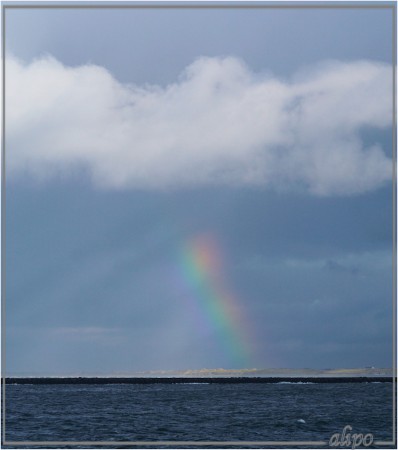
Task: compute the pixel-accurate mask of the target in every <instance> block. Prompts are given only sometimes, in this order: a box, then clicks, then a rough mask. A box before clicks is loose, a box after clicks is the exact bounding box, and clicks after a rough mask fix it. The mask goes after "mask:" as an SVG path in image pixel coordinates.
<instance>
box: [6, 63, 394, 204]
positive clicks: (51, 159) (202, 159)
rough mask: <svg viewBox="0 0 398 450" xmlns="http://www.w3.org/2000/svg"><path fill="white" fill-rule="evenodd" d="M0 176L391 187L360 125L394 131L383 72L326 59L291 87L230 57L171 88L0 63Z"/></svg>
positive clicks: (103, 182) (343, 190) (380, 67)
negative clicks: (3, 149)
mask: <svg viewBox="0 0 398 450" xmlns="http://www.w3.org/2000/svg"><path fill="white" fill-rule="evenodd" d="M6 80H7V91H6V122H7V125H6V126H7V128H6V145H7V171H8V173H9V174H11V175H15V174H24V175H29V176H33V177H34V178H39V179H44V180H46V179H47V178H49V177H50V178H51V177H54V176H55V177H57V176H60V175H62V176H64V175H66V176H67V175H68V174H69V173H72V172H73V171H75V170H78V169H80V168H84V169H85V170H88V172H89V174H90V177H91V179H92V181H93V183H94V185H95V186H97V187H100V188H107V189H170V188H171V189H174V188H177V187H178V188H180V187H197V186H205V185H224V186H254V187H260V188H272V189H288V190H289V189H297V188H300V189H304V190H307V191H308V192H310V193H311V194H313V195H318V196H328V195H352V194H359V193H362V192H366V191H369V190H373V189H376V188H378V187H380V186H382V185H383V184H385V183H386V182H387V181H388V180H391V173H392V161H391V160H390V159H389V158H388V157H387V156H386V155H385V153H384V152H383V150H382V148H381V146H380V145H372V146H369V147H367V146H366V145H365V143H364V141H363V140H362V139H361V131H362V130H363V129H364V128H365V127H372V128H380V129H384V128H387V127H389V126H390V125H391V111H392V92H391V67H390V66H389V65H386V64H382V63H376V62H372V61H356V62H338V61H334V62H329V63H324V64H320V65H317V66H316V67H312V68H309V69H307V70H306V71H301V72H299V73H298V74H296V75H295V76H294V77H292V78H291V79H290V80H284V79H278V78H276V77H274V76H272V75H269V74H261V73H253V72H252V71H251V70H250V68H249V67H247V66H246V65H245V64H244V62H242V61H241V60H239V59H237V58H235V57H223V58H207V57H201V58H198V59H197V60H195V61H194V62H193V63H192V64H191V65H190V66H189V67H187V68H186V69H185V71H184V72H183V73H182V74H181V76H180V78H179V79H178V80H177V81H176V82H175V83H174V84H171V85H168V86H165V87H161V86H150V85H143V86H137V85H134V84H131V85H127V84H122V83H119V82H118V81H117V80H116V79H115V78H113V77H112V75H111V74H110V73H109V72H108V71H107V70H106V69H104V68H102V67H99V66H95V65H85V66H79V67H66V66H64V65H63V64H61V63H60V62H59V61H57V60H55V59H54V58H52V57H42V58H40V59H37V60H34V61H33V62H31V63H24V62H22V61H20V60H18V59H16V58H14V57H10V58H8V59H7V61H6Z"/></svg>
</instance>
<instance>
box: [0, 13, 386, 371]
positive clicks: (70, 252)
mask: <svg viewBox="0 0 398 450" xmlns="http://www.w3.org/2000/svg"><path fill="white" fill-rule="evenodd" d="M391 15H392V10H391V9H374V8H373V9H372V8H361V9H360V8H352V9H346V8H338V9H329V8H323V9H316V8H307V9H298V8H288V9H275V8H258V9H250V8H247V9H228V8H220V9H195V8H193V9H184V8H173V9H168V8H159V9H144V8H131V9H96V8H89V9H77V8H76V9H29V8H26V9H8V10H7V11H6V100H5V101H6V276H5V281H6V330H5V337H6V372H7V375H44V374H45V375H54V376H55V375H68V374H69V375H70V374H102V375H104V374H127V373H132V372H139V371H149V370H184V369H201V368H224V369H239V368H258V369H261V368H281V367H286V368H289V367H290V368H338V367H347V368H351V367H366V366H375V367H377V366H378V367H391V366H392V215H393V211H392V187H393V186H392V154H393V150H392V65H391V64H392V57H391V55H392V16H391Z"/></svg>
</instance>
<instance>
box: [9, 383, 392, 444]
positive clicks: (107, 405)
mask: <svg viewBox="0 0 398 450" xmlns="http://www.w3.org/2000/svg"><path fill="white" fill-rule="evenodd" d="M392 390H393V386H392V383H347V384H345V383H342V384H340V383H332V384H312V383H310V384H302V383H300V384H299V383H293V384H289V383H280V384H237V385H236V384H154V385H136V384H114V385H107V384H104V385H72V384H69V385H38V384H31V385H18V384H16V385H7V386H6V397H5V399H6V402H5V403H6V415H5V426H6V428H5V433H6V442H7V441H220V444H221V442H222V441H278V442H281V441H289V442H291V441H329V439H330V437H331V436H332V435H333V434H334V433H341V432H342V430H343V428H344V427H345V426H346V425H350V426H351V427H352V433H362V434H368V433H371V434H372V435H373V438H374V441H378V440H381V441H386V440H391V439H392V421H393V417H392V404H393V396H392ZM6 446H7V445H6ZM173 447H175V445H174V446H173ZM287 447H288V446H287ZM107 448H109V447H107ZM125 448H126V447H125ZM138 448H139V447H138ZM155 448H156V447H155Z"/></svg>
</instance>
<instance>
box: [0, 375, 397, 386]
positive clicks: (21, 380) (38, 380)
mask: <svg viewBox="0 0 398 450" xmlns="http://www.w3.org/2000/svg"><path fill="white" fill-rule="evenodd" d="M3 380H4V379H3ZM392 381H393V377H381V376H378V377H364V376H354V377H347V376H345V377H9V378H5V383H6V384H192V383H198V384H199V383H200V384H238V383H274V384H275V383H286V384H288V383H289V384H290V383H293V384H294V383H302V384H308V383H392Z"/></svg>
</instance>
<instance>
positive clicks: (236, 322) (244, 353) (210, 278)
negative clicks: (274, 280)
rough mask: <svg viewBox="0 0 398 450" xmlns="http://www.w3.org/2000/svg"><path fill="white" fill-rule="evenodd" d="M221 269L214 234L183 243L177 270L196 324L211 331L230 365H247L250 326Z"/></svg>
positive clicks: (223, 267) (244, 366) (220, 255)
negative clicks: (186, 291)
mask: <svg viewBox="0 0 398 450" xmlns="http://www.w3.org/2000/svg"><path fill="white" fill-rule="evenodd" d="M224 269H225V265H224V262H223V255H222V250H221V247H220V245H219V244H218V241H217V239H215V238H214V236H212V235H200V236H196V237H194V238H193V239H190V240H189V241H187V242H185V243H184V245H183V247H182V249H181V252H180V256H179V270H180V274H181V275H182V277H183V280H184V282H185V285H186V286H187V287H188V290H189V294H190V295H187V296H186V301H188V302H189V303H190V307H191V310H192V311H193V314H195V316H196V318H197V319H198V325H199V326H200V327H201V328H202V329H205V330H209V329H210V330H212V331H213V332H214V334H215V335H216V336H217V344H218V345H219V346H221V349H222V351H223V352H224V354H225V356H227V357H228V360H229V362H230V364H233V365H235V366H238V367H239V368H248V367H250V363H251V353H252V350H253V348H252V345H251V344H252V342H251V340H250V338H249V336H250V332H249V327H248V326H247V320H246V318H245V314H244V311H243V310H242V307H241V302H239V301H238V298H237V297H236V296H235V295H234V294H233V293H232V292H231V289H228V286H227V283H226V281H225V279H224V278H225V277H224V276H223V275H224V274H223V271H224Z"/></svg>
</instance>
